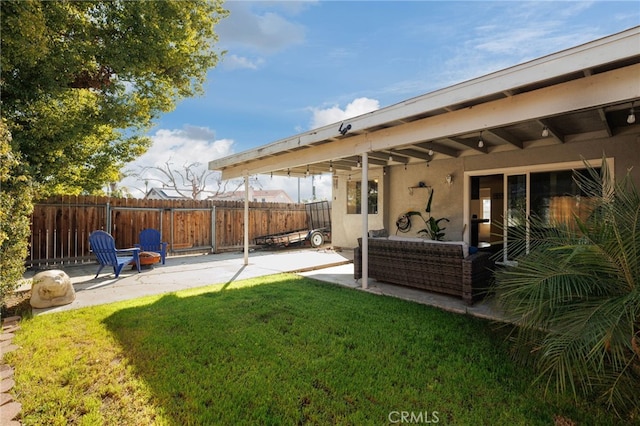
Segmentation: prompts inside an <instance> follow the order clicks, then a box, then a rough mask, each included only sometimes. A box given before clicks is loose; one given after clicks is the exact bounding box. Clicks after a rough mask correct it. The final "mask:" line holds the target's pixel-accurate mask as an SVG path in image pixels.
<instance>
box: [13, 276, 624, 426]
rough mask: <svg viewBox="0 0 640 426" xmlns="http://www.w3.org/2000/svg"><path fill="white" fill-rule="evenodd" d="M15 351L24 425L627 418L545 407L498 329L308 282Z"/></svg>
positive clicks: (70, 333)
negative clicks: (512, 359) (509, 352)
mask: <svg viewBox="0 0 640 426" xmlns="http://www.w3.org/2000/svg"><path fill="white" fill-rule="evenodd" d="M14 342H15V343H16V344H18V345H20V346H21V347H22V349H20V350H18V351H16V352H13V353H10V354H8V356H7V358H8V359H7V361H8V362H9V363H10V364H12V365H14V366H15V368H16V372H15V380H16V386H15V388H14V390H15V392H14V393H15V397H16V399H17V400H18V401H19V402H21V403H22V419H21V421H22V422H23V424H25V425H31V424H47V425H54V424H86V425H98V424H105V425H106V424H109V425H145V424H159V425H204V424H206V425H209V424H225V425H226V424H287V425H289V424H390V423H398V421H399V420H400V418H401V417H400V416H401V415H402V413H403V412H404V413H405V415H406V416H409V417H406V418H408V419H410V418H411V417H410V416H412V415H413V416H414V417H413V419H414V420H422V423H427V421H426V420H429V421H431V422H432V423H436V420H437V422H438V423H440V424H456V425H460V424H464V425H466V424H491V425H518V424H521V425H536V424H539V425H549V424H553V422H554V418H556V417H557V416H559V418H563V419H565V420H569V419H570V420H572V421H575V422H577V423H578V424H603V425H604V424H607V425H611V424H615V423H616V422H617V421H618V420H617V419H616V418H615V417H614V416H613V415H612V414H611V413H608V412H606V411H604V410H602V409H600V408H598V407H597V406H595V405H593V404H590V403H589V401H584V400H580V401H578V402H575V401H573V399H572V398H570V397H565V396H556V395H549V396H547V397H545V396H544V394H543V391H542V388H541V387H540V386H537V385H533V386H532V385H531V382H532V378H533V375H532V372H530V371H526V370H523V369H522V367H518V366H516V365H515V364H513V363H512V362H511V360H510V358H509V356H508V353H507V347H506V345H505V344H504V336H503V331H501V330H496V329H495V326H494V325H492V324H491V323H488V322H485V321H482V320H478V319H474V318H471V317H467V316H461V315H456V314H451V313H448V312H444V311H440V310H437V309H433V308H429V307H426V306H423V305H419V304H415V303H410V302H405V301H401V300H397V299H393V298H387V297H381V296H375V295H371V294H368V293H363V292H359V291H355V290H351V289H346V288H341V287H338V286H335V285H330V284H325V283H320V282H317V281H314V280H311V279H306V278H300V277H297V276H293V275H276V276H271V277H266V278H261V279H254V280H248V281H242V282H239V283H234V284H232V285H230V286H211V287H206V288H202V289H197V290H189V291H184V292H179V293H174V294H168V295H163V296H155V297H146V298H141V299H137V300H133V301H127V302H120V303H115V304H110V305H103V306H98V307H92V308H86V309H82V310H76V311H67V312H63V313H59V314H50V315H41V316H37V317H34V318H32V319H29V320H25V321H23V324H22V329H21V330H20V332H19V333H18V335H17V336H16V337H15V339H14ZM434 412H435V413H434ZM420 416H421V417H420Z"/></svg>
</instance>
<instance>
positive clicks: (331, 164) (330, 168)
mask: <svg viewBox="0 0 640 426" xmlns="http://www.w3.org/2000/svg"><path fill="white" fill-rule="evenodd" d="M329 171H330V172H333V161H329Z"/></svg>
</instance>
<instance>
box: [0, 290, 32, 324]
mask: <svg viewBox="0 0 640 426" xmlns="http://www.w3.org/2000/svg"><path fill="white" fill-rule="evenodd" d="M30 300H31V290H26V291H20V292H16V293H14V294H12V295H11V296H7V298H6V300H5V301H4V304H3V305H2V308H1V309H0V310H1V314H2V318H7V317H12V316H14V315H15V316H19V317H23V316H30V315H31V304H30V303H29V301H30Z"/></svg>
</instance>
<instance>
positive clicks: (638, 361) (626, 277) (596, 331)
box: [495, 159, 640, 418]
mask: <svg viewBox="0 0 640 426" xmlns="http://www.w3.org/2000/svg"><path fill="white" fill-rule="evenodd" d="M603 160H604V159H603ZM587 166H588V164H587ZM588 171H589V173H588V174H587V175H580V174H575V178H574V179H575V181H576V183H577V184H578V186H579V188H580V189H581V191H582V194H583V195H582V197H581V198H583V197H585V196H586V197H588V200H590V202H592V203H593V207H592V210H591V213H590V215H589V216H588V217H587V218H586V219H584V220H583V219H581V218H580V217H579V216H577V215H574V217H573V219H572V220H571V222H570V223H555V224H553V226H549V223H548V221H546V222H545V221H543V220H541V219H540V218H537V217H530V218H528V219H527V226H524V227H518V228H517V229H515V230H511V229H510V230H509V232H510V237H513V240H510V241H509V252H510V253H513V252H516V253H520V255H519V256H518V257H517V258H516V260H517V263H516V265H515V266H507V267H505V268H503V269H501V270H498V271H496V274H495V278H496V281H495V291H496V297H497V300H498V301H499V303H500V304H501V306H502V308H503V309H504V311H505V313H506V314H507V315H509V316H511V317H513V318H514V321H515V322H516V323H517V325H518V326H517V327H515V328H514V332H513V333H512V335H511V337H512V338H513V340H514V342H515V349H516V350H515V351H514V354H515V355H516V358H518V359H520V360H521V361H523V362H531V361H532V362H533V363H534V364H535V366H536V367H537V369H538V371H539V373H540V375H539V379H543V380H546V382H547V389H549V387H555V389H556V390H557V391H564V390H565V389H568V390H571V391H572V392H573V393H574V395H575V394H576V393H577V392H581V393H584V394H587V395H597V396H598V397H600V398H602V399H604V401H605V402H606V403H607V404H608V405H609V406H610V407H611V408H613V409H614V410H616V412H617V413H618V414H619V415H621V416H624V415H631V416H634V417H636V418H637V417H638V415H640V402H639V401H640V399H639V398H638V392H639V388H638V383H640V349H639V346H640V287H639V284H640V194H639V193H638V190H637V188H636V187H635V185H634V184H633V182H632V180H631V176H630V173H629V172H628V173H627V175H626V176H625V178H624V179H623V180H622V181H620V182H618V183H614V182H613V179H612V178H611V172H610V170H609V168H608V166H607V163H606V161H603V162H602V167H601V169H600V171H599V172H598V171H597V170H595V169H593V168H591V167H588ZM512 233H516V235H511V234H512ZM513 246H515V247H513ZM513 248H515V250H514V251H512V249H513ZM532 355H533V356H532Z"/></svg>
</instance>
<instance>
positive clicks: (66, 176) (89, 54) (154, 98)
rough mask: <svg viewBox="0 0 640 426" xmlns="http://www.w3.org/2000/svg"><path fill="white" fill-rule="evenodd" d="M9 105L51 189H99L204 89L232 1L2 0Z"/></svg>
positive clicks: (16, 129) (7, 111) (31, 169)
mask: <svg viewBox="0 0 640 426" xmlns="http://www.w3.org/2000/svg"><path fill="white" fill-rule="evenodd" d="M0 7H1V10H0V13H1V17H0V19H1V23H0V24H1V28H2V33H1V38H2V55H1V57H0V61H1V62H0V65H1V68H2V77H1V79H0V87H1V89H2V112H3V116H4V117H5V118H6V119H7V125H8V128H9V131H10V132H11V134H12V136H13V142H12V146H13V151H14V152H15V153H17V154H20V155H21V158H22V159H23V161H24V163H25V164H26V165H27V167H28V173H29V174H30V175H31V176H32V177H33V179H34V180H35V181H36V182H37V183H38V184H39V185H40V188H41V189H42V191H44V193H46V194H55V193H64V194H77V193H92V192H99V191H100V189H101V188H102V187H103V185H104V184H105V183H107V182H112V181H115V180H116V179H117V176H118V173H119V170H120V168H121V167H122V166H123V165H124V164H125V163H127V162H129V161H131V160H133V159H134V158H135V157H137V156H139V155H141V154H142V153H144V152H145V151H146V149H147V148H148V146H149V144H150V140H149V139H148V138H147V137H145V136H144V133H145V132H146V131H147V130H148V128H149V126H150V125H151V124H152V122H153V120H154V119H155V118H156V117H158V116H159V114H161V113H163V112H167V111H170V110H172V109H173V108H174V107H175V105H176V102H177V101H178V100H179V99H181V98H185V97H190V96H194V95H196V94H199V93H201V92H202V85H203V83H204V81H205V78H206V73H207V71H208V69H210V68H211V67H213V66H215V65H216V63H217V61H218V59H219V55H220V54H221V53H219V52H216V51H215V50H214V44H215V42H216V41H217V37H216V34H215V32H214V25H215V24H216V23H217V22H219V20H220V19H222V18H224V17H225V16H226V15H227V12H226V11H225V10H224V9H223V8H222V0H211V1H206V0H189V1H124V0H114V1H38V0H19V1H2V3H1V6H0Z"/></svg>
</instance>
